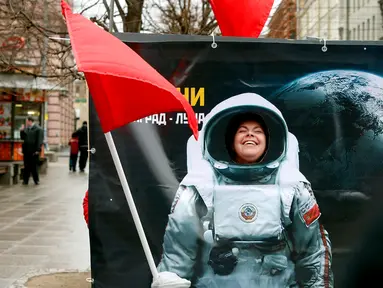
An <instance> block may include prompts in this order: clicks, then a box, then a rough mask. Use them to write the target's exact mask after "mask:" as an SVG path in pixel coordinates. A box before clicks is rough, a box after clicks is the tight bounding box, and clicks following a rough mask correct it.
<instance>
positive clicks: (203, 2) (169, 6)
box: [143, 0, 217, 35]
mask: <svg viewBox="0 0 383 288" xmlns="http://www.w3.org/2000/svg"><path fill="white" fill-rule="evenodd" d="M143 16H144V17H145V21H144V23H145V24H146V25H145V26H146V27H145V28H146V29H145V30H148V31H153V32H156V33H172V34H197V35H210V34H212V32H214V31H215V30H217V21H216V19H215V17H214V13H213V11H212V8H211V6H210V4H209V1H208V0H165V1H164V0H152V2H151V3H150V2H148V4H147V5H146V9H145V11H144V15H143Z"/></svg>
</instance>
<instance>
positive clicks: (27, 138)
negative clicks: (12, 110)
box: [20, 117, 44, 185]
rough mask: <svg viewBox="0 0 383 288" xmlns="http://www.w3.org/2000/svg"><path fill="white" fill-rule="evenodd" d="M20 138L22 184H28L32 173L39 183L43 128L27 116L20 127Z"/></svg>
mask: <svg viewBox="0 0 383 288" xmlns="http://www.w3.org/2000/svg"><path fill="white" fill-rule="evenodd" d="M20 136H21V139H22V140H24V143H23V146H22V151H23V154H24V175H23V176H24V177H23V178H24V181H23V184H24V185H28V182H29V177H30V176H31V174H32V177H33V181H34V182H35V184H36V185H38V184H39V174H38V169H37V167H38V163H39V155H40V152H41V146H42V145H43V138H44V133H43V129H41V127H40V126H39V125H37V124H36V123H35V122H34V119H33V118H32V117H28V118H27V121H26V127H24V125H22V127H21V129H20Z"/></svg>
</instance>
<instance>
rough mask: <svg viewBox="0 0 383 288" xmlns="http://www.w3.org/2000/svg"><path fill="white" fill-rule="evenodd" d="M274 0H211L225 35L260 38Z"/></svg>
mask: <svg viewBox="0 0 383 288" xmlns="http://www.w3.org/2000/svg"><path fill="white" fill-rule="evenodd" d="M273 3H274V0H210V4H211V6H212V9H213V12H214V15H215V18H216V19H217V22H218V25H219V28H220V30H221V32H222V35H223V36H238V37H254V38H258V36H259V34H261V32H262V29H263V27H264V26H265V23H266V21H267V18H268V17H269V14H270V11H271V8H272V7H273Z"/></svg>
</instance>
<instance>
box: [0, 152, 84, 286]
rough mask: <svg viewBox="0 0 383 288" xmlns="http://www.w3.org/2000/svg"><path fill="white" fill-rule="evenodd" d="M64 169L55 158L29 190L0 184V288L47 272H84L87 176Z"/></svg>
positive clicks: (63, 162) (64, 161)
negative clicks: (84, 206) (83, 203)
mask: <svg viewBox="0 0 383 288" xmlns="http://www.w3.org/2000/svg"><path fill="white" fill-rule="evenodd" d="M68 170H69V169H68V158H65V157H59V160H58V162H56V163H49V166H48V173H47V175H42V176H41V181H40V185H39V186H35V185H34V184H33V181H32V179H31V180H30V184H29V186H21V185H15V186H12V187H5V186H0V288H7V287H9V286H10V285H11V284H12V283H14V282H15V281H16V280H19V281H17V282H19V283H21V282H20V281H23V280H20V279H21V278H25V280H26V278H27V277H28V275H38V274H43V272H44V271H50V270H52V269H53V270H54V269H61V270H63V269H64V270H80V271H85V270H87V269H89V266H90V264H89V263H90V260H89V258H90V256H89V240H88V230H87V226H86V224H85V221H84V218H83V214H82V199H83V197H84V195H85V191H86V189H87V181H88V180H87V175H88V174H87V172H86V173H84V174H80V173H73V172H69V171H68ZM84 281H85V279H84ZM14 287H22V286H14Z"/></svg>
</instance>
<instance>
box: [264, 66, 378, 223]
mask: <svg viewBox="0 0 383 288" xmlns="http://www.w3.org/2000/svg"><path fill="white" fill-rule="evenodd" d="M269 100H270V101H271V102H273V104H275V105H276V106H277V107H278V108H280V109H281V111H282V113H283V115H284V117H285V119H286V121H287V125H288V128H289V130H290V131H291V132H292V133H293V134H294V135H295V136H296V137H297V138H298V141H299V147H300V153H299V157H300V170H301V171H302V173H303V174H304V175H305V176H306V177H307V178H308V180H309V181H310V182H311V183H312V187H313V190H314V192H315V195H316V197H318V198H319V199H318V200H321V198H323V197H324V198H328V197H329V198H333V199H335V200H339V199H341V198H342V199H343V198H348V199H350V198H351V199H353V200H356V202H365V201H366V200H367V199H369V198H370V197H372V196H373V194H375V193H377V192H376V191H372V189H371V188H370V182H371V179H373V178H374V177H375V178H376V177H379V175H382V174H381V173H382V171H383V165H382V159H383V78H382V77H380V76H377V75H374V74H371V73H366V72H361V71H353V70H330V71H321V72H317V73H313V74H308V75H306V76H304V77H302V78H299V79H297V80H295V81H292V82H291V83H288V84H287V85H285V86H283V87H282V88H280V89H279V90H277V91H276V92H274V93H273V94H272V95H271V97H270V98H269ZM353 202H355V201H353ZM324 207H328V209H331V208H330V206H329V205H326V206H324ZM324 214H326V213H324ZM341 214H342V213H341ZM353 214H354V215H357V213H355V210H354V213H353ZM324 216H325V215H324ZM332 220H334V219H333V218H332Z"/></svg>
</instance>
